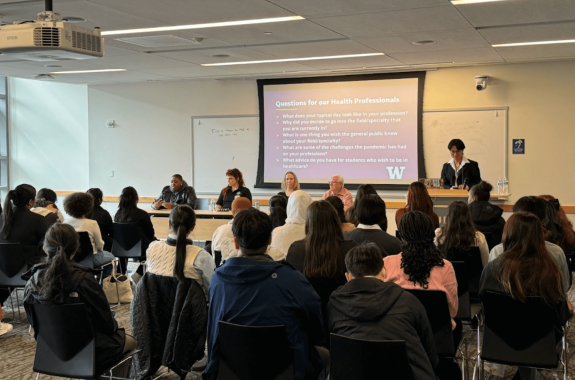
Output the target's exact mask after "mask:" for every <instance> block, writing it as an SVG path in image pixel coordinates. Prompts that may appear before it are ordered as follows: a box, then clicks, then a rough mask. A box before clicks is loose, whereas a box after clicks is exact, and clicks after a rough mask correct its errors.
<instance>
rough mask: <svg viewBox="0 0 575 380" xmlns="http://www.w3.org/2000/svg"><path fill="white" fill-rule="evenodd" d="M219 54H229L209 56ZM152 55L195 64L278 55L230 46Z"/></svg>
mask: <svg viewBox="0 0 575 380" xmlns="http://www.w3.org/2000/svg"><path fill="white" fill-rule="evenodd" d="M220 54H225V55H229V57H227V58H213V57H211V56H212V55H220ZM154 55H158V56H162V57H166V58H172V59H177V60H180V61H185V62H191V63H197V64H203V63H220V62H236V61H237V62H239V61H260V60H267V59H278V57H275V56H272V55H269V54H264V53H261V52H259V51H255V50H252V49H248V48H243V47H230V48H228V47H224V48H220V49H207V50H197V49H196V50H189V51H178V52H160V53H154ZM226 67H228V66H226ZM226 70H227V69H226Z"/></svg>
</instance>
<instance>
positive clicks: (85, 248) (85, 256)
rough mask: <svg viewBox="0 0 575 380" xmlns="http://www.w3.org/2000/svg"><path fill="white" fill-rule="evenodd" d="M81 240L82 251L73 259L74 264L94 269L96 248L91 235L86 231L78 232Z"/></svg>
mask: <svg viewBox="0 0 575 380" xmlns="http://www.w3.org/2000/svg"><path fill="white" fill-rule="evenodd" d="M78 236H79V239H80V249H79V250H78V252H76V255H75V256H74V258H73V259H72V261H73V262H75V263H78V264H80V265H83V266H85V267H87V268H90V269H94V246H92V240H90V235H89V234H88V233H87V232H85V231H80V232H78Z"/></svg>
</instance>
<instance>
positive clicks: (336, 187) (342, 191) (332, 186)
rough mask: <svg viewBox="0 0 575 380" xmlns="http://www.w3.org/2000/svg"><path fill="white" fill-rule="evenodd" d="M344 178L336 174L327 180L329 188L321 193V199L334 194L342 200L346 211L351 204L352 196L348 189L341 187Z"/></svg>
mask: <svg viewBox="0 0 575 380" xmlns="http://www.w3.org/2000/svg"><path fill="white" fill-rule="evenodd" d="M343 185H344V180H343V177H342V176H340V175H338V174H336V175H334V176H332V177H331V179H330V180H329V190H328V191H326V192H325V193H324V194H323V199H324V200H325V199H326V198H327V197H331V196H334V195H335V196H336V197H338V198H339V199H341V201H342V202H343V209H344V211H347V210H348V209H349V208H350V207H351V206H353V197H352V196H351V193H350V192H349V190H348V189H346V188H345V187H343Z"/></svg>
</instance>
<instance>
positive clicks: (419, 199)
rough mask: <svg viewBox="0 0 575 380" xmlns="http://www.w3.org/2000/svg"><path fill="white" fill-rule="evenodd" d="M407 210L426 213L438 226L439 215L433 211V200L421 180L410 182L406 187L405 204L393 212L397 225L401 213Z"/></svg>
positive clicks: (435, 225) (434, 224) (437, 226)
mask: <svg viewBox="0 0 575 380" xmlns="http://www.w3.org/2000/svg"><path fill="white" fill-rule="evenodd" d="M409 211H421V212H423V213H424V214H427V215H428V216H429V217H430V218H431V221H432V222H433V226H434V227H435V228H439V217H438V216H437V214H436V213H435V212H434V211H433V201H432V200H431V197H430V196H429V193H428V192H427V189H426V188H425V185H424V184H423V183H421V182H412V183H411V184H410V185H409V187H408V188H407V204H406V205H405V207H404V208H400V209H398V210H397V211H396V212H395V223H396V224H397V225H398V226H399V222H400V220H401V218H402V217H403V215H405V213H407V212H409Z"/></svg>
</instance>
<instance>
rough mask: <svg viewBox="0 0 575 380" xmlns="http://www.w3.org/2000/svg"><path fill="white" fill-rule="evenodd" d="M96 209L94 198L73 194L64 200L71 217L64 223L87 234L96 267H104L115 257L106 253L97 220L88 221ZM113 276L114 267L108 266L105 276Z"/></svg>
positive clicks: (83, 194) (105, 269)
mask: <svg viewBox="0 0 575 380" xmlns="http://www.w3.org/2000/svg"><path fill="white" fill-rule="evenodd" d="M92 207H94V198H93V197H92V196H91V195H90V194H86V193H73V194H70V195H68V196H67V197H66V199H64V211H66V214H68V215H69V217H68V218H66V220H65V222H64V223H67V224H69V225H71V226H72V227H74V229H75V230H76V231H77V232H84V231H85V232H87V233H88V235H89V236H90V241H91V242H92V248H94V265H95V266H102V265H104V264H108V263H109V262H112V261H113V260H114V255H112V254H111V253H110V252H108V251H104V240H102V234H101V233H100V227H98V222H96V221H95V220H90V219H86V215H88V214H89V213H90V211H92ZM110 274H112V266H111V265H107V266H106V267H105V268H104V273H103V276H104V277H107V276H109V275H110Z"/></svg>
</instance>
